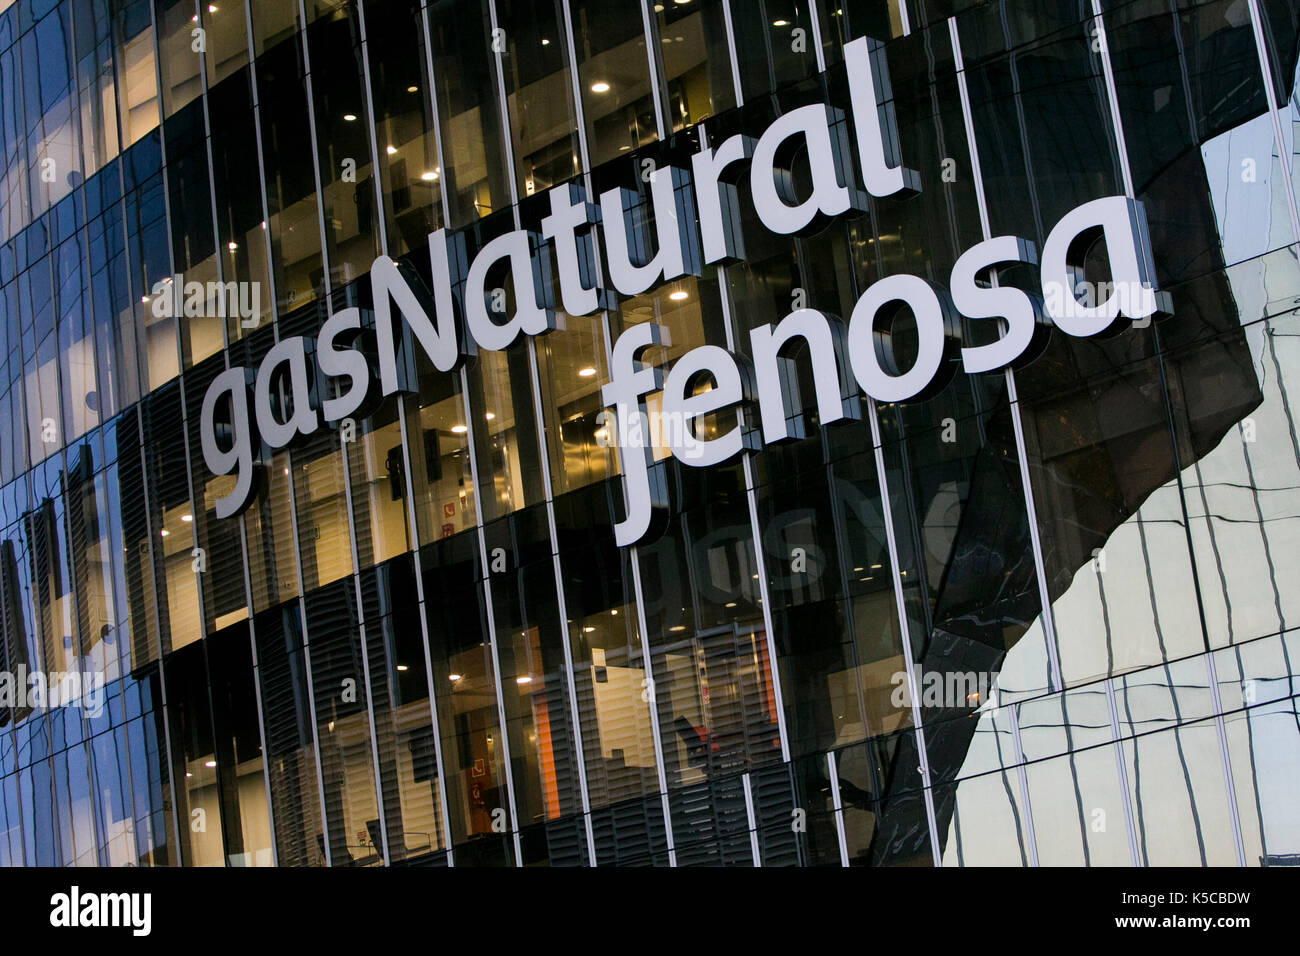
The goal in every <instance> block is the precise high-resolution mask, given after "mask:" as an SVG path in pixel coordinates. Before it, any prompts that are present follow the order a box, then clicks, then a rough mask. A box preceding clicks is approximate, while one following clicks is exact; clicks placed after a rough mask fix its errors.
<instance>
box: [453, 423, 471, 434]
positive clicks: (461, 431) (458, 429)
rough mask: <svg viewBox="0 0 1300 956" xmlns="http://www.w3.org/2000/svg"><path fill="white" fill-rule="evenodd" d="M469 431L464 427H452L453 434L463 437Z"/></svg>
mask: <svg viewBox="0 0 1300 956" xmlns="http://www.w3.org/2000/svg"><path fill="white" fill-rule="evenodd" d="M467 431H469V429H468V428H466V427H465V426H464V425H452V426H451V433H452V434H453V435H463V434H465V433H466V432H467Z"/></svg>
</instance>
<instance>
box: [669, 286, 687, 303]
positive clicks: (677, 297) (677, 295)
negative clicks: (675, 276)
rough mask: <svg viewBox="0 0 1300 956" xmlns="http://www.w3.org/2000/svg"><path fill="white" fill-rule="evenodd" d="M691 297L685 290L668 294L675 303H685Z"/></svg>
mask: <svg viewBox="0 0 1300 956" xmlns="http://www.w3.org/2000/svg"><path fill="white" fill-rule="evenodd" d="M690 297H691V294H690V293H689V292H687V291H686V290H685V289H678V290H677V291H676V292H670V293H668V298H670V299H672V300H673V301H674V302H685V301H686V300H687V299H689V298H690Z"/></svg>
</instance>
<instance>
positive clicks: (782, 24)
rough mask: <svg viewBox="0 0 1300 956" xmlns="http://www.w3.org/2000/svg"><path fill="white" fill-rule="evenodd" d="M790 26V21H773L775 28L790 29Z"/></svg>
mask: <svg viewBox="0 0 1300 956" xmlns="http://www.w3.org/2000/svg"><path fill="white" fill-rule="evenodd" d="M789 25H790V21H789V20H773V21H772V26H774V27H788V26H789Z"/></svg>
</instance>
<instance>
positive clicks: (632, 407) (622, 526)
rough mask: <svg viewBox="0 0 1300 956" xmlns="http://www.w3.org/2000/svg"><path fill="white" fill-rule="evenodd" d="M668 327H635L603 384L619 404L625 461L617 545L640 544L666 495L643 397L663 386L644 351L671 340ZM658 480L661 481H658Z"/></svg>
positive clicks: (617, 347) (618, 346)
mask: <svg viewBox="0 0 1300 956" xmlns="http://www.w3.org/2000/svg"><path fill="white" fill-rule="evenodd" d="M668 344H670V343H669V338H668V329H667V328H665V327H664V326H662V325H655V324H653V323H650V322H645V323H641V324H638V325H634V326H632V327H630V328H629V329H628V330H627V331H626V332H624V333H623V334H622V335H621V336H619V339H618V341H617V342H615V343H614V356H613V366H614V368H613V376H614V378H613V381H611V382H610V383H609V384H608V385H606V386H605V387H604V388H602V389H601V396H602V398H603V399H604V401H605V404H606V405H612V406H613V407H614V409H615V416H616V426H615V427H616V428H617V442H618V447H619V462H620V464H621V465H622V466H623V502H624V510H625V512H626V513H627V517H625V518H624V519H623V520H622V521H620V522H618V523H617V524H615V525H614V539H615V541H616V542H617V543H618V546H619V547H620V548H621V547H625V546H627V545H630V544H636V543H637V542H638V541H639V540H641V538H642V537H644V536H645V533H646V532H647V531H648V530H649V529H650V518H651V516H652V514H653V511H654V508H655V506H657V505H658V506H662V505H663V504H664V501H665V495H664V494H663V488H662V487H658V488H652V487H651V481H650V464H651V461H650V456H651V447H650V442H649V441H648V438H649V436H648V435H647V434H646V432H647V431H648V428H647V423H646V419H645V415H644V413H643V412H642V408H641V398H642V396H644V395H646V394H647V393H649V392H653V391H655V390H657V389H660V388H662V387H663V375H662V373H661V372H660V371H659V370H658V369H656V368H653V367H650V366H643V365H642V364H641V354H642V353H643V352H644V351H645V350H646V349H648V348H650V347H652V346H655V345H668ZM657 484H659V483H657Z"/></svg>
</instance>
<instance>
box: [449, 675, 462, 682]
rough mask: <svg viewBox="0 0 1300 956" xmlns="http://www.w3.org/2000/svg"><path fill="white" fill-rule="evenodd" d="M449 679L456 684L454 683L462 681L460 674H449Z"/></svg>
mask: <svg viewBox="0 0 1300 956" xmlns="http://www.w3.org/2000/svg"><path fill="white" fill-rule="evenodd" d="M447 679H448V680H450V681H453V682H454V681H458V680H460V679H461V675H460V674H448V675H447Z"/></svg>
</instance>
